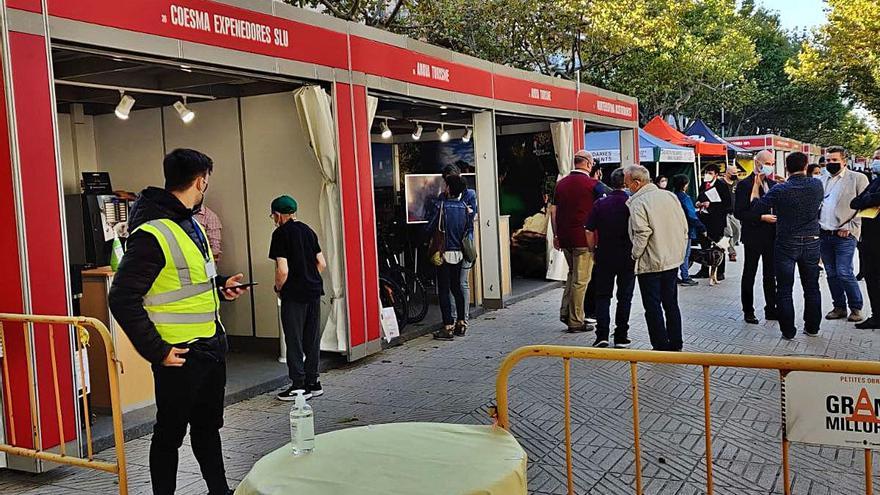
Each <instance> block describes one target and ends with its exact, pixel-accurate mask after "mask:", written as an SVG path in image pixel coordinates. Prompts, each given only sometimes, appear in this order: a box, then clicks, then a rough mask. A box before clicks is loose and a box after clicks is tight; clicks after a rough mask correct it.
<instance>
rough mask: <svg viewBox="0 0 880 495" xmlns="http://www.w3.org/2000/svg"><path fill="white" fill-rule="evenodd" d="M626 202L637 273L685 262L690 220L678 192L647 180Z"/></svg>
mask: <svg viewBox="0 0 880 495" xmlns="http://www.w3.org/2000/svg"><path fill="white" fill-rule="evenodd" d="M626 205H627V207H629V237H630V239H632V243H633V249H632V258H633V259H634V260H635V262H636V274H637V275H638V274H642V273H656V272H665V271H666V270H672V269H673V268H678V267H679V266H681V263H682V261H684V249H685V243H686V242H688V224H687V220H686V219H685V216H684V212H683V211H682V208H681V203H679V201H678V198H677V197H675V194H672V193H671V192H669V191H664V190H662V189H660V188H658V187H657V186H655V185H654V184H647V185H645V186H643V187H642V188H641V189H639V190H638V191H636V193H635V194H633V195H632V197H630V198H629V200H627V202H626Z"/></svg>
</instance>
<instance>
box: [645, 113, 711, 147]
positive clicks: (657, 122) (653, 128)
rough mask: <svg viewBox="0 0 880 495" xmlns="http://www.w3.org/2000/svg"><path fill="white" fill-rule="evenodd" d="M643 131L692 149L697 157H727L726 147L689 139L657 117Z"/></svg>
mask: <svg viewBox="0 0 880 495" xmlns="http://www.w3.org/2000/svg"><path fill="white" fill-rule="evenodd" d="M643 129H645V130H646V131H648V132H649V133H651V134H653V135H655V136H657V137H658V138H660V139H662V140H664V141H669V142H670V143H673V144H678V145H680V146H688V147H691V148H694V150H695V151H696V152H697V155H698V156H699V155H702V156H720V157H726V156H727V145H724V144H721V143H707V142H705V141H697V140H695V139H691V138H689V137H687V136H686V135H684V134H682V133H681V132H679V131H677V130H675V128H673V127H672V126H671V125H669V124H667V123H666V121H665V120H663V119H662V118H661V117H660V116H659V115H658V116H656V117H654V118H653V119H651V121H650V122H648V123H647V124H645V127H644V128H643Z"/></svg>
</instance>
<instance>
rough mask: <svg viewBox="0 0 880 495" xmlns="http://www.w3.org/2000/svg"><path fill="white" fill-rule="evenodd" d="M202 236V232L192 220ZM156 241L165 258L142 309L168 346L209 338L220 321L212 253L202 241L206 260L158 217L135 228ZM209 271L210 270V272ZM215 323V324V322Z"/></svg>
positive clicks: (181, 233) (183, 235)
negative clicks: (210, 268) (211, 268)
mask: <svg viewBox="0 0 880 495" xmlns="http://www.w3.org/2000/svg"><path fill="white" fill-rule="evenodd" d="M193 223H194V224H195V225H197V226H198V227H197V228H199V229H201V231H202V235H205V230H204V229H203V228H202V226H201V225H199V224H198V222H195V221H193ZM138 230H142V231H144V232H148V233H150V234H152V235H153V237H155V238H156V241H158V242H159V246H160V247H161V248H162V254H163V255H164V256H165V266H163V267H162V271H160V272H159V275H158V276H157V277H156V280H154V281H153V285H152V287H150V290H149V291H148V292H147V295H146V296H144V309H146V310H147V315H148V316H149V318H150V320H151V321H152V322H153V324H154V325H156V330H158V332H159V335H160V336H161V337H162V340H164V341H165V342H168V343H169V344H172V345H173V344H179V343H182V342H191V341H193V340H195V339H199V338H208V337H212V336H213V335H214V333H215V332H216V331H217V327H216V325H217V324H218V323H219V322H220V313H219V310H220V298H219V296H218V295H217V288H216V286H215V285H214V273H211V274H209V273H208V268H209V265H210V266H211V267H213V266H214V253H213V252H211V247H210V244H209V243H208V242H207V236H206V235H205V237H204V238H205V239H206V242H205V244H206V246H207V250H208V259H205V257H204V256H203V255H202V251H201V250H200V249H199V247H198V246H197V245H196V243H195V242H193V240H192V238H190V236H189V235H188V234H187V233H186V231H184V230H183V228H182V227H181V226H180V225H178V224H177V222H174V221H173V220H170V219H167V218H162V219H158V220H152V221H150V222H146V223H144V224H142V225H139V226H138V228H137V229H135V232H137V231H138ZM212 271H213V270H212ZM215 322H216V323H215Z"/></svg>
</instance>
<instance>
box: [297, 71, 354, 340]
mask: <svg viewBox="0 0 880 495" xmlns="http://www.w3.org/2000/svg"><path fill="white" fill-rule="evenodd" d="M293 98H294V101H295V102H296V109H297V111H298V112H299V118H300V122H301V123H302V126H303V130H304V131H305V133H306V136H308V138H309V143H310V145H311V148H312V151H313V152H314V153H315V158H317V160H318V167H319V168H320V170H321V176H322V178H323V181H322V184H321V195H320V199H319V205H318V214H319V216H320V218H321V225H322V227H323V231H324V232H323V233H324V243H323V244H322V246H321V249H322V250H323V252H324V258H325V259H326V260H327V273H328V274H329V277H330V294H329V296H330V315H329V317H328V318H327V323H326V324H325V325H324V329H323V333H322V335H321V349H322V350H327V351H337V352H346V351H347V350H348V339H347V338H346V335H345V329H346V326H347V325H346V319H345V318H346V317H345V266H344V265H343V263H342V253H343V245H342V229H341V225H340V224H341V214H340V213H341V204H342V202H341V198H340V195H339V184H338V183H337V178H338V177H339V154H338V152H337V150H336V134H335V132H334V123H333V110H332V106H331V100H330V96H329V95H328V94H327V92H326V91H324V89H323V88H321V87H320V86H304V87H302V88H299V89H297V90H296V91H294V92H293Z"/></svg>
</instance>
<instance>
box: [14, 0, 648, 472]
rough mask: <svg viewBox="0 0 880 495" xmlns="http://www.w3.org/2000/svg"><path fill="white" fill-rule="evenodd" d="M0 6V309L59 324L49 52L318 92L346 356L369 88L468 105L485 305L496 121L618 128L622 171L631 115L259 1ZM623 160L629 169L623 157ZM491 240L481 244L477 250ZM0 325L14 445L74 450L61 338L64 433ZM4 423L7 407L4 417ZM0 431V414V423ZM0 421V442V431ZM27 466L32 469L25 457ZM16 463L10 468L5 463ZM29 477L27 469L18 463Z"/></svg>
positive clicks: (362, 348) (364, 323)
mask: <svg viewBox="0 0 880 495" xmlns="http://www.w3.org/2000/svg"><path fill="white" fill-rule="evenodd" d="M123 3H124V6H123V5H121V3H120V2H118V1H117V0H77V1H71V0H0V7H2V9H3V16H2V22H3V24H2V39H0V42H2V57H0V63H2V77H3V85H2V86H0V112H2V113H3V115H2V116H0V126H3V128H2V129H0V232H2V235H0V259H2V260H3V266H4V268H5V270H4V272H5V273H7V274H8V277H7V280H6V282H5V283H3V284H0V312H9V313H30V314H46V315H67V314H70V312H71V301H70V295H69V280H68V278H69V274H68V268H67V267H68V262H67V258H68V253H67V249H66V246H67V242H66V227H65V224H64V221H63V218H64V211H63V210H64V204H63V200H62V186H61V173H60V159H59V156H60V152H59V144H58V124H57V117H56V109H55V96H54V78H53V69H52V60H51V53H52V51H51V48H52V43H53V42H56V41H63V42H70V43H76V44H82V45H90V46H98V47H101V48H104V49H110V50H121V51H125V52H129V53H138V54H145V55H150V56H154V57H164V58H168V59H172V60H176V61H181V62H183V61H192V62H198V63H207V64H212V65H217V66H225V67H232V68H236V69H240V70H250V71H254V72H256V73H268V74H273V75H274V76H285V75H286V76H290V77H291V78H297V79H298V80H302V79H310V80H318V81H324V82H329V83H330V84H331V86H332V97H333V103H334V116H335V125H336V133H337V139H338V152H339V171H340V172H339V185H340V189H341V202H342V205H341V206H342V224H343V244H344V259H345V296H346V300H347V323H346V327H347V332H346V333H347V335H348V342H347V349H348V356H349V359H352V360H354V359H358V358H361V357H364V356H366V355H368V354H371V353H374V352H377V351H379V350H380V349H381V344H380V342H381V341H380V323H379V322H380V320H379V302H378V301H379V298H378V267H377V261H376V238H375V237H376V231H375V216H374V202H373V177H372V166H371V156H370V133H369V132H370V129H369V122H368V110H367V107H368V105H367V99H368V92H369V91H370V90H371V89H372V90H380V91H382V92H386V93H388V92H391V93H397V94H403V95H408V96H413V97H417V98H424V99H426V100H432V101H436V102H448V103H458V104H466V105H469V106H472V107H475V108H479V109H482V110H483V111H480V112H478V113H476V114H475V117H474V143H475V147H476V153H475V156H477V161H478V164H477V167H476V168H477V170H478V176H477V181H478V184H479V189H480V202H481V227H480V228H481V229H483V230H481V234H482V238H483V239H484V242H483V243H482V247H481V249H482V252H481V258H482V263H483V270H482V271H483V277H484V284H483V287H484V295H483V299H484V301H486V304H487V305H490V306H500V305H502V304H503V300H502V299H503V298H502V295H501V292H500V286H501V284H500V279H501V265H500V261H499V259H500V256H499V252H500V249H499V242H501V240H499V239H498V235H497V227H496V225H497V217H498V209H497V205H498V203H497V165H496V163H495V130H496V128H495V120H494V115H495V111H504V112H508V113H516V114H519V115H524V116H529V115H543V116H550V117H554V118H558V119H560V120H570V121H571V122H572V123H573V125H572V127H573V136H572V140H571V142H572V143H573V148H574V149H580V148H582V147H583V140H584V129H585V125H587V123H594V124H598V125H602V126H605V127H608V128H617V129H620V130H621V153H622V158H623V159H624V163H637V161H636V159H635V157H637V156H638V133H637V132H636V129H637V128H638V103H637V101H636V100H635V99H634V98H630V97H627V96H624V95H620V94H616V93H612V92H608V91H604V90H601V89H599V88H595V87H590V86H585V85H578V84H575V83H572V82H567V81H562V80H559V79H554V78H550V77H546V76H541V75H537V74H532V73H528V72H524V71H520V70H515V69H510V68H507V67H504V66H500V65H497V64H492V63H489V62H485V61H482V60H478V59H474V58H472V57H467V56H464V55H460V54H456V53H453V52H450V51H447V50H443V49H440V48H437V47H434V46H431V45H427V44H424V43H420V42H416V41H413V40H409V39H407V38H404V37H400V36H397V35H393V34H390V33H386V32H383V31H379V30H376V29H372V28H368V27H365V26H362V25H358V24H354V23H348V22H344V21H340V20H337V19H333V18H331V17H329V16H325V15H322V14H318V13H315V12H310V11H305V10H301V9H297V8H293V7H291V6H288V5H286V4H283V3H280V2H276V1H271V0H225V1H209V0H126V1H125V2H123ZM627 157H629V158H628V159H627ZM485 239H491V242H487V241H485ZM10 330H13V329H10V328H7V332H6V335H7V341H6V342H5V348H4V352H5V356H6V357H5V359H7V364H8V366H9V370H10V383H9V388H10V391H11V393H10V394H9V395H10V396H8V397H3V400H4V401H10V402H11V404H12V408H13V410H14V411H15V417H16V422H15V427H16V433H17V435H16V437H17V439H19V442H20V446H22V447H33V445H32V443H33V439H34V433H35V434H36V435H39V438H40V439H41V443H42V446H43V448H44V449H49V448H51V446H57V445H59V443H60V442H62V441H63V442H74V443H75V442H78V440H79V433H78V432H79V427H80V425H79V420H78V418H79V414H78V413H77V405H76V400H75V392H74V379H73V372H72V370H73V365H72V344H71V338H70V335H68V334H65V333H56V334H55V339H56V342H55V346H56V349H71V352H70V353H61V355H60V356H59V357H58V365H59V375H60V378H59V379H60V386H61V387H62V390H68V391H70V393H69V394H63V396H62V401H61V402H62V404H61V410H62V414H63V416H64V431H59V430H58V423H57V422H56V421H55V420H54V418H55V400H54V394H53V392H52V390H53V388H52V383H51V363H50V361H49V351H48V349H49V342H48V333H47V332H45V331H39V329H34V331H32V332H20V331H19V332H15V331H10ZM25 338H29V339H30V340H31V343H32V345H33V348H34V351H35V357H34V363H33V364H34V369H35V375H36V376H35V381H36V386H37V409H38V411H37V415H36V418H37V422H38V424H31V422H30V418H31V415H30V412H29V401H28V400H21V399H22V398H23V397H27V386H28V378H27V363H26V362H25V360H24V357H23V356H24V343H25V342H24V339H25ZM2 410H3V415H4V416H5V415H6V412H7V408H6V407H4V408H3V409H2ZM0 419H2V417H0ZM8 424H9V423H8V421H2V425H4V426H3V429H0V435H2V434H4V433H8V431H7V430H6V428H8ZM7 438H8V436H7ZM30 462H31V463H33V461H30ZM17 467H22V465H21V464H17ZM25 468H27V469H31V470H37V471H39V470H42V469H43V468H42V466H41V465H40V464H32V466H31V467H25Z"/></svg>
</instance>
